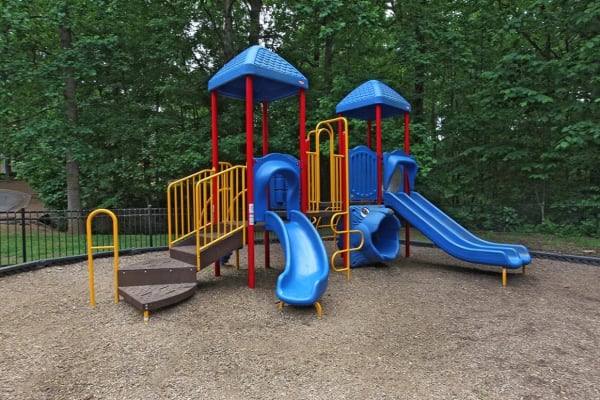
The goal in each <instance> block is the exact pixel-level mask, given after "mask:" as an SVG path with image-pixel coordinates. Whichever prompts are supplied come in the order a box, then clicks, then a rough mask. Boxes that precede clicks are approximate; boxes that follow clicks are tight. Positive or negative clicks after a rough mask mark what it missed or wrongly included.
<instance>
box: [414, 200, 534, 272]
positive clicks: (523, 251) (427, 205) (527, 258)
mask: <svg viewBox="0 0 600 400" xmlns="http://www.w3.org/2000/svg"><path fill="white" fill-rule="evenodd" d="M410 197H411V198H412V199H413V200H414V201H415V202H416V203H417V204H419V206H420V207H421V208H423V209H425V210H427V211H428V212H429V214H430V215H432V216H433V217H434V218H436V219H437V220H438V221H440V222H442V223H443V224H444V225H446V226H449V227H452V229H453V231H455V232H456V233H457V234H459V235H460V236H461V237H462V238H463V239H465V240H466V241H468V242H471V243H474V244H478V245H482V246H489V247H508V248H512V249H515V250H516V252H517V253H518V254H519V257H521V261H522V262H523V265H527V264H529V263H531V255H530V254H529V250H527V247H525V246H523V245H520V244H509V243H494V242H488V241H487V240H483V239H481V238H480V237H478V236H475V235H474V234H472V233H471V232H469V231H468V230H466V229H465V228H464V227H463V226H462V225H460V224H459V223H458V222H456V221H455V220H453V219H452V218H450V217H449V216H448V214H445V213H444V212H443V211H442V210H440V209H439V208H437V207H436V206H435V205H434V204H433V203H431V202H430V201H429V200H427V199H426V198H425V197H424V196H423V195H421V194H420V193H417V192H412V193H411V194H410Z"/></svg>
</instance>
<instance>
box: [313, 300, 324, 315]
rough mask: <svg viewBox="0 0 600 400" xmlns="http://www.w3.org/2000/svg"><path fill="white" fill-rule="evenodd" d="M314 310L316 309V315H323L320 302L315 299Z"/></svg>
mask: <svg viewBox="0 0 600 400" xmlns="http://www.w3.org/2000/svg"><path fill="white" fill-rule="evenodd" d="M314 306H315V310H317V317H321V316H323V307H322V306H321V303H319V302H318V301H315V304H314Z"/></svg>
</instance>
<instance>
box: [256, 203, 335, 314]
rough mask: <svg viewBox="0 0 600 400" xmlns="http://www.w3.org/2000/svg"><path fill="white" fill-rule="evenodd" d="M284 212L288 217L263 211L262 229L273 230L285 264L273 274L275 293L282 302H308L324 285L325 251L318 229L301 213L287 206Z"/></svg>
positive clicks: (312, 300)
mask: <svg viewBox="0 0 600 400" xmlns="http://www.w3.org/2000/svg"><path fill="white" fill-rule="evenodd" d="M288 215H289V218H290V220H289V221H284V220H283V219H281V217H280V216H279V215H277V214H276V213H275V212H273V211H266V212H265V229H266V230H269V231H273V232H275V234H276V235H277V237H278V238H279V241H280V243H281V247H282V249H283V254H284V256H285V268H284V271H283V272H282V273H281V275H279V277H278V278H277V289H276V294H277V297H278V298H279V300H281V301H283V302H284V303H287V304H291V305H296V306H310V305H313V304H314V303H315V302H316V301H318V300H319V298H320V297H321V296H322V295H323V293H325V290H326V289H327V280H328V277H329V260H328V259H327V251H326V250H325V246H324V245H323V241H322V240H321V237H320V236H319V233H318V232H317V230H316V229H315V227H314V226H313V224H312V223H311V222H310V221H309V219H308V218H307V217H306V216H305V215H304V214H302V213H301V212H300V211H297V210H291V211H290V212H289V213H288Z"/></svg>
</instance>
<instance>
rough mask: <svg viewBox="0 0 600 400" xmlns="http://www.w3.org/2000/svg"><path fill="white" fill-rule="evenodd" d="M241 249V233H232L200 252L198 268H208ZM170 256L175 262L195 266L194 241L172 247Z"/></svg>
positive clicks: (242, 243)
mask: <svg viewBox="0 0 600 400" xmlns="http://www.w3.org/2000/svg"><path fill="white" fill-rule="evenodd" d="M201 242H202V240H201ZM242 247H244V235H243V231H238V232H234V233H233V234H232V235H231V236H228V237H226V238H224V239H221V240H218V241H216V242H213V243H212V244H210V245H208V246H207V247H206V248H204V249H203V250H202V252H201V253H200V267H201V268H203V267H206V266H209V265H210V264H212V263H214V262H215V261H218V260H220V259H221V257H223V256H224V255H226V254H228V253H230V252H232V251H233V250H237V249H241V248H242ZM170 256H171V258H173V259H175V260H178V261H182V262H184V263H187V264H191V265H196V239H195V238H193V237H192V238H189V239H188V240H184V241H183V242H181V243H179V244H177V245H175V246H173V247H172V248H171V251H170Z"/></svg>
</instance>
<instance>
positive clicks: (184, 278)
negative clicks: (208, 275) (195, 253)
mask: <svg viewBox="0 0 600 400" xmlns="http://www.w3.org/2000/svg"><path fill="white" fill-rule="evenodd" d="M118 275H119V295H120V296H122V297H123V299H124V300H125V301H127V302H128V303H130V304H131V305H133V306H134V307H136V308H138V309H140V310H142V311H152V310H156V309H159V308H161V307H166V306H170V305H172V304H175V303H178V302H180V301H182V300H185V299H187V298H188V297H191V296H192V295H193V294H194V293H195V292H196V268H195V267H193V266H191V265H189V264H185V263H183V262H181V261H177V260H173V259H171V258H157V259H155V260H150V261H145V262H141V263H137V264H131V265H126V266H122V267H121V268H119V272H118Z"/></svg>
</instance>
